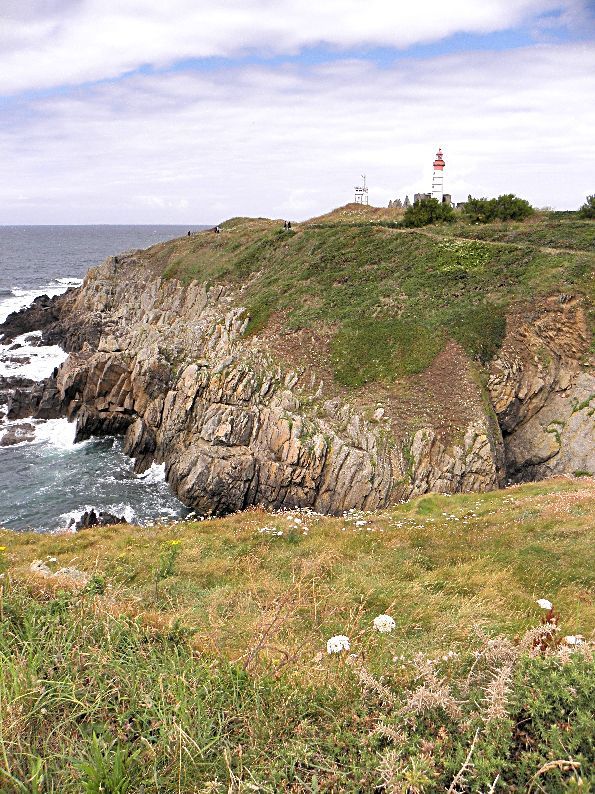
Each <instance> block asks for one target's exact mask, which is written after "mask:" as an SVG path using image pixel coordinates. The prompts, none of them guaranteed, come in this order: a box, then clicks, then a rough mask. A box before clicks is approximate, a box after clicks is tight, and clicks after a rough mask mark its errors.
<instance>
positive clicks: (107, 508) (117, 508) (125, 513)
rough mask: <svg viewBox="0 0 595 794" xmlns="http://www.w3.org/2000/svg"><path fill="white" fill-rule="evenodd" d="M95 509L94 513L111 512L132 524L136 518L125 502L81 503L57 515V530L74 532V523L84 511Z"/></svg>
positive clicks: (131, 508)
mask: <svg viewBox="0 0 595 794" xmlns="http://www.w3.org/2000/svg"><path fill="white" fill-rule="evenodd" d="M91 510H95V512H96V513H111V514H112V515H113V516H117V517H118V518H121V517H123V518H124V520H125V521H127V522H128V523H129V524H133V523H134V521H135V520H136V513H135V511H134V508H133V507H131V505H129V504H126V503H125V502H118V503H117V504H105V505H83V506H82V507H77V508H76V509H75V510H68V511H67V512H66V513H61V514H60V515H59V516H58V519H57V524H58V527H60V529H58V530H57V531H58V532H60V531H64V530H70V531H71V532H75V531H76V530H75V529H74V525H75V524H76V522H77V521H79V520H80V519H81V518H82V517H83V515H84V514H85V513H89V512H90V511H91Z"/></svg>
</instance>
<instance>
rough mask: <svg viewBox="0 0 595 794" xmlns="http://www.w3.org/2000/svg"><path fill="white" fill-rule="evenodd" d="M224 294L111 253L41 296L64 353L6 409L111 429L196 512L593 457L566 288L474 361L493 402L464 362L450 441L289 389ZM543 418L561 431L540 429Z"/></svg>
mask: <svg viewBox="0 0 595 794" xmlns="http://www.w3.org/2000/svg"><path fill="white" fill-rule="evenodd" d="M240 303H241V296H238V295H237V294H236V295H234V294H232V293H231V292H229V291H227V290H226V289H225V288H223V287H211V288H208V289H207V288H206V287H205V286H204V285H201V284H198V283H196V282H192V283H191V284H189V285H188V286H184V285H182V284H181V283H180V282H178V281H176V280H173V279H172V280H165V281H163V280H161V278H160V277H158V276H152V275H151V273H150V272H149V271H148V270H147V268H146V267H144V266H143V263H142V261H141V260H139V259H135V258H134V257H127V258H123V259H122V258H121V259H119V260H118V259H115V258H112V259H110V260H108V261H107V262H106V263H105V264H104V265H102V266H101V267H100V268H97V269H95V270H94V271H91V272H90V274H89V275H88V277H87V279H86V280H85V283H84V285H83V287H82V288H81V289H79V290H76V291H73V292H71V293H69V294H68V295H66V296H63V297H62V298H61V299H59V301H58V302H57V303H56V305H55V309H54V313H55V314H57V317H52V318H51V321H50V322H48V323H47V324H46V329H45V336H46V338H48V339H51V341H53V342H55V341H60V342H61V343H62V344H63V345H64V346H66V348H67V349H69V350H72V351H73V352H72V353H71V355H70V357H69V359H68V360H67V361H66V362H65V363H64V364H63V365H62V366H61V367H60V369H59V370H58V371H57V372H56V373H55V375H54V377H53V378H51V379H49V381H48V382H46V383H44V384H42V385H41V386H37V387H34V388H33V389H29V390H22V389H21V390H20V391H19V390H18V389H16V390H14V393H13V395H12V397H11V398H10V401H9V415H12V416H24V415H27V413H33V414H37V415H46V416H48V415H54V414H55V413H58V412H59V413H63V414H66V415H68V416H70V417H72V418H73V419H76V422H77V437H78V438H79V439H83V438H87V437H88V436H90V435H101V434H124V438H125V448H126V451H127V452H128V453H129V454H130V455H132V456H134V457H135V460H136V467H137V468H138V469H139V470H142V469H144V468H146V467H147V466H149V465H150V464H151V462H152V461H157V462H165V464H166V476H167V480H168V482H169V483H170V484H171V486H172V488H173V489H174V491H175V492H176V493H177V494H178V496H179V497H180V498H181V499H182V501H184V502H185V503H186V504H187V505H189V506H191V507H192V508H194V509H196V510H197V511H199V512H201V513H204V514H209V513H225V512H229V511H235V510H240V509H243V508H245V507H247V506H249V505H255V504H260V505H263V506H266V507H274V508H279V507H294V506H308V507H312V508H314V509H315V510H317V511H320V512H328V513H340V512H342V511H344V510H347V509H349V508H360V509H370V510H372V509H376V508H380V507H384V506H386V505H388V504H390V503H394V502H396V501H398V500H400V499H405V498H408V497H410V496H412V495H416V494H421V493H425V492H428V491H432V490H439V491H443V492H455V491H478V490H488V489H493V488H496V487H498V486H499V485H501V484H503V482H504V480H505V478H506V474H507V471H508V473H509V474H510V475H511V476H513V477H515V478H524V477H534V476H543V473H547V472H549V471H556V472H558V471H569V470H574V469H578V468H585V469H587V470H593V469H595V464H594V463H593V460H592V456H593V453H592V447H591V448H590V449H589V448H588V444H587V441H586V439H588V438H589V432H590V433H591V434H592V424H589V423H592V416H591V413H592V412H591V413H589V411H590V409H589V407H588V402H585V401H586V400H587V397H588V396H589V395H588V392H589V389H592V391H595V388H593V383H592V380H593V378H592V376H590V375H588V374H586V372H585V371H583V370H582V369H581V366H580V358H581V356H583V355H584V351H585V345H586V335H585V334H586V331H585V328H584V317H583V316H582V314H581V312H582V310H581V308H580V305H579V303H578V301H576V300H574V299H572V300H569V301H566V302H559V301H558V302H556V301H555V300H552V301H550V302H549V303H547V305H545V306H544V307H543V309H542V310H541V309H540V310H536V312H535V313H534V315H533V316H532V317H530V318H526V321H524V323H523V322H520V321H518V320H516V321H515V320H511V324H510V331H509V334H508V337H507V341H506V344H505V345H504V347H503V349H502V352H501V354H500V356H499V358H498V359H497V360H496V361H495V362H494V363H493V365H492V369H491V374H490V380H489V387H488V388H489V394H490V397H491V400H492V403H493V405H494V408H495V414H494V412H493V411H492V410H491V407H490V405H489V404H488V402H487V401H486V399H485V395H483V396H482V394H481V391H480V389H479V387H477V386H475V385H474V384H473V383H472V377H471V374H470V373H469V375H468V381H469V393H470V394H471V395H472V396H471V398H470V400H469V406H470V407H469V410H468V413H467V419H466V426H465V427H464V428H463V431H462V432H461V433H460V434H459V435H458V437H457V438H448V437H445V436H444V434H442V433H441V432H440V429H439V427H438V426H437V425H434V424H432V423H431V422H426V423H425V424H424V425H423V426H420V427H416V428H414V429H413V430H412V429H411V428H407V429H402V428H399V427H398V426H396V425H395V423H394V422H392V423H391V421H390V420H389V419H388V418H387V417H385V416H384V413H383V411H379V412H378V411H377V412H375V413H373V414H370V413H369V412H366V411H362V410H361V409H356V408H354V407H353V406H352V405H351V404H350V403H349V402H348V401H343V400H339V399H327V400H325V399H323V398H322V396H321V392H320V390H317V388H316V384H315V383H312V384H311V388H309V389H308V388H305V387H304V386H303V381H304V378H303V377H301V376H302V375H303V373H301V372H299V371H293V370H291V369H288V368H286V367H283V366H282V365H281V364H280V363H279V362H278V361H277V360H276V359H275V358H274V356H273V355H272V354H271V353H270V351H267V348H266V345H263V343H262V340H259V339H258V338H257V337H247V336H246V334H245V331H246V326H247V323H248V317H247V315H246V313H245V311H244V310H243V309H242V308H240V307H239V304H240ZM48 316H49V315H48ZM22 324H23V323H22V321H21V322H20V323H19V327H21V326H22ZM560 324H562V325H563V326H564V328H565V329H566V330H565V331H564V332H563V333H562V334H561V335H560V333H558V332H556V330H555V329H556V327H557V326H558V325H560ZM9 326H10V322H9V323H8V324H7V328H9ZM4 332H5V333H9V330H8V331H7V330H6V328H5V329H4ZM465 377H467V375H465ZM589 394H590V393H589ZM560 401H562V403H560ZM561 405H563V406H564V409H562V408H561V407H560V406H561ZM52 412H53V413H52ZM388 414H390V412H388ZM496 415H497V417H498V421H499V422H500V426H501V427H502V430H503V432H504V441H503V438H502V433H501V431H500V427H499V425H498V422H497V421H496ZM557 421H558V422H564V428H563V430H557V431H553V430H549V429H548V428H551V427H554V428H558V427H561V425H558V424H556V422H557ZM589 427H590V430H589ZM556 432H557V433H558V434H559V437H560V438H559V439H558V435H556ZM591 437H592V436H591ZM536 439H538V441H536ZM558 442H559V443H558ZM547 445H549V446H547ZM556 445H557V446H556ZM546 446H547V449H546ZM554 447H555V449H554ZM577 461H578V463H577ZM544 466H546V468H545V469H544V468H543V467H544Z"/></svg>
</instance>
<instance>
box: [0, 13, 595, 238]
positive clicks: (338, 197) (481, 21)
mask: <svg viewBox="0 0 595 794" xmlns="http://www.w3.org/2000/svg"><path fill="white" fill-rule="evenodd" d="M594 39H595V3H594V2H593V0H440V1H439V0H407V2H405V0H210V1H209V2H206V0H167V2H166V1H165V0H0V151H1V152H2V155H1V157H0V224H16V223H183V224H189V225H190V224H198V223H215V222H217V221H219V220H222V219H224V218H226V217H230V216H233V215H240V214H241V215H265V216H269V217H289V218H293V219H296V220H299V219H303V218H307V217H310V216H312V215H316V214H319V213H321V212H325V211H327V210H329V209H331V208H333V207H336V206H339V205H341V204H345V203H346V202H347V201H350V200H352V198H353V186H354V185H356V184H358V183H359V181H360V175H361V174H364V173H365V174H366V175H367V180H368V184H369V187H370V202H371V203H372V204H375V205H379V206H382V205H386V204H387V203H388V200H389V199H391V198H395V197H401V198H403V197H404V196H405V194H409V195H412V194H413V193H414V192H416V191H424V190H429V188H430V181H431V173H432V160H433V157H434V153H435V151H436V149H437V147H438V146H441V147H442V149H443V150H444V152H445V159H446V169H445V189H446V190H447V191H449V192H451V193H452V194H453V197H454V198H455V199H456V200H464V198H465V197H466V196H467V194H468V193H472V194H473V195H488V196H492V195H498V194H499V193H503V192H514V193H517V194H518V195H521V196H523V197H525V198H527V199H529V200H530V201H531V202H532V203H533V204H534V205H536V206H539V207H541V206H553V207H555V208H558V209H565V208H568V209H574V208H576V207H577V206H579V205H580V204H581V203H582V201H583V200H584V197H585V195H586V194H587V193H592V192H593V191H594V190H595V177H594V175H593V170H594V158H593V147H594V144H595V139H594V135H593V130H595V101H594V99H595V47H594V46H593V43H594Z"/></svg>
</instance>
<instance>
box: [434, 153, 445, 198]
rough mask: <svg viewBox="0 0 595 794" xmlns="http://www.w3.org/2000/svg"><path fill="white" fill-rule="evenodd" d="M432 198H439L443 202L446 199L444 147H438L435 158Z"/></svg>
mask: <svg viewBox="0 0 595 794" xmlns="http://www.w3.org/2000/svg"><path fill="white" fill-rule="evenodd" d="M432 198H435V199H438V201H439V202H440V203H441V204H442V201H443V200H444V156H443V154H442V149H438V151H437V152H436V159H435V160H434V173H433V175H432Z"/></svg>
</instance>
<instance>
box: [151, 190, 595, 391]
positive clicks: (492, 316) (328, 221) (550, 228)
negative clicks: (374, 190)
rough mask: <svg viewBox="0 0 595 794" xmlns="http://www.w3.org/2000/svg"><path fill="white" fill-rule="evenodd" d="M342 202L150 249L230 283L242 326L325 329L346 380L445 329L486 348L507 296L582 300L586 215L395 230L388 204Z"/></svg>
mask: <svg viewBox="0 0 595 794" xmlns="http://www.w3.org/2000/svg"><path fill="white" fill-rule="evenodd" d="M349 207H350V205H348V207H347V208H343V209H342V210H338V211H336V212H335V213H330V214H329V215H328V216H323V217H322V218H321V219H313V220H312V221H309V222H307V223H304V224H300V225H298V226H296V227H295V229H294V230H292V231H291V232H290V233H286V232H284V231H283V229H282V228H280V224H279V222H275V221H266V220H262V219H260V220H254V219H242V218H237V219H232V220H231V221H228V222H226V223H225V224H223V233H222V234H221V235H213V234H212V233H205V234H202V235H198V236H196V237H193V238H190V239H186V238H184V239H182V240H180V241H177V242H176V243H174V244H169V245H168V246H160V247H158V248H156V249H153V251H152V252H151V253H150V254H149V258H151V257H152V258H153V260H152V261H153V264H154V265H155V266H156V267H157V269H159V270H160V271H161V272H163V273H164V274H165V276H166V277H171V276H176V277H179V278H181V279H182V280H188V279H194V278H196V279H201V280H203V279H204V280H206V281H209V282H220V281H227V282H230V283H233V284H237V285H240V284H241V285H242V292H241V297H239V298H238V300H240V301H241V303H242V304H244V305H247V307H248V308H249V311H250V314H251V318H252V319H251V323H250V326H249V331H250V332H252V333H257V332H260V331H262V330H263V329H265V328H266V326H267V323H268V322H269V320H270V318H271V316H272V315H275V316H282V318H283V325H284V326H285V327H287V328H288V329H290V330H291V329H300V328H312V329H317V328H321V327H322V328H324V329H327V331H329V330H330V336H331V344H330V347H329V349H328V350H327V351H326V355H327V357H328V359H329V360H328V365H329V369H331V368H332V370H333V372H334V376H335V378H336V380H337V381H338V382H339V383H341V384H344V385H348V386H361V385H363V384H365V383H370V382H373V381H377V380H381V381H382V380H384V381H391V380H393V379H394V378H399V377H404V376H407V375H410V374H413V373H416V372H420V371H423V370H425V369H426V368H427V367H428V366H429V364H430V363H431V362H432V360H433V359H434V357H435V356H436V354H437V353H438V352H439V351H440V350H441V349H442V347H443V346H444V344H445V343H446V341H447V339H448V338H449V337H450V338H454V339H455V340H456V341H457V342H459V343H460V344H461V345H462V346H463V347H464V348H465V350H466V352H467V353H468V354H469V355H470V356H471V357H473V358H480V359H482V360H484V361H485V360H487V359H489V358H490V357H491V356H492V355H493V353H494V352H495V351H496V350H497V348H498V346H499V344H500V342H501V340H502V337H503V334H504V315H505V312H506V309H507V307H508V306H509V305H510V304H511V303H513V302H515V301H523V300H533V299H535V297H538V296H539V295H545V294H548V293H550V292H552V291H566V292H582V293H583V294H585V295H586V296H587V297H588V299H589V300H592V299H593V294H592V291H593V286H592V273H593V269H594V265H595V254H594V247H595V225H594V224H593V223H592V222H589V221H578V220H565V219H558V220H555V219H554V220H552V218H551V217H550V216H547V215H546V216H539V217H538V218H537V219H534V220H532V221H531V222H525V223H524V224H523V223H507V224H494V225H489V226H486V227H478V226H469V225H468V224H465V223H463V222H457V223H456V224H454V225H447V226H433V227H429V228H425V229H422V230H406V229H402V228H398V227H396V225H395V223H396V221H395V219H392V218H391V217H389V215H390V211H386V212H385V213H384V214H383V211H380V210H377V209H374V208H369V210H362V209H360V210H357V209H356V210H354V209H349ZM386 213H388V215H386V217H384V215H385V214H386ZM393 214H395V213H393ZM368 216H369V217H368ZM395 218H396V215H395ZM470 238H476V239H470Z"/></svg>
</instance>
